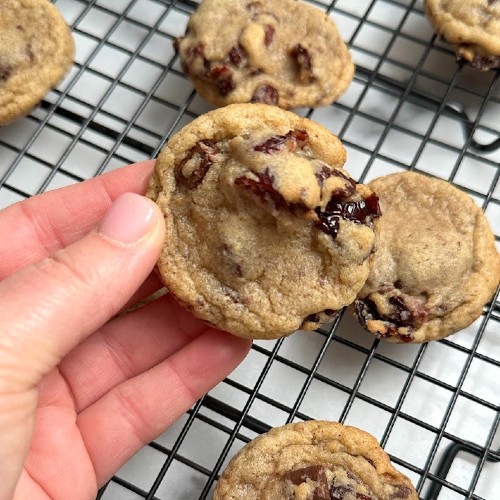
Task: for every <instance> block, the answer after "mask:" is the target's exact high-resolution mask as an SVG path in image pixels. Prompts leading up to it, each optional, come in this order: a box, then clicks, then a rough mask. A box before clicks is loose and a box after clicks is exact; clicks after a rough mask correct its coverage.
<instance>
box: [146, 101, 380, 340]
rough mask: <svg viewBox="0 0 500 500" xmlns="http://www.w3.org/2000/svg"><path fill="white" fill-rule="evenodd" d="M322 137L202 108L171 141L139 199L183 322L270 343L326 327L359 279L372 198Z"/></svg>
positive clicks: (293, 121)
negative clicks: (152, 212)
mask: <svg viewBox="0 0 500 500" xmlns="http://www.w3.org/2000/svg"><path fill="white" fill-rule="evenodd" d="M344 162H345V150H344V147H343V146H342V144H341V143H340V141H339V140H338V139H337V138H336V137H335V136H333V135H332V134H331V133H330V132H329V131H328V130H326V129H325V128H323V127H321V126H320V125H317V124H315V123H314V122H312V121H310V120H307V119H305V118H301V117H299V116H297V115H295V114H293V113H290V112H288V111H284V110H282V109H280V108H277V107H275V106H267V105H264V104H234V105H231V106H227V107H225V108H220V109H217V110H214V111H212V112H210V113H207V114H206V115H203V116H200V117H199V118H198V119H196V120H195V121H193V122H192V123H190V124H189V125H187V126H186V127H185V128H184V129H182V130H181V131H180V132H179V133H177V134H176V135H175V136H174V137H172V138H171V139H170V141H169V143H168V144H167V146H166V147H165V148H164V149H163V151H162V152H161V154H160V156H159V157H158V160H157V161H156V165H155V174H154V176H153V179H152V181H151V186H150V189H149V197H150V198H152V199H153V200H154V201H156V203H157V204H158V206H159V207H160V209H161V210H162V212H163V214H164V217H165V225H166V239H165V244H164V247H163V251H162V253H161V255H160V259H159V261H158V269H159V273H160V275H161V278H162V280H163V282H164V283H165V285H166V286H167V288H168V289H169V290H170V292H171V293H172V294H173V295H174V296H175V297H176V298H177V300H178V301H179V302H180V303H181V304H183V305H184V306H185V307H186V308H188V309H189V310H190V311H191V312H192V313H193V314H194V315H195V316H197V317H199V318H201V319H203V320H205V321H207V322H208V323H210V324H212V325H215V326H216V327H218V328H220V329H222V330H226V331H228V332H230V333H233V334H234V335H238V336H241V337H248V338H277V337H282V336H285V335H288V334H290V333H292V332H293V331H294V330H297V329H306V330H309V329H313V328H316V327H317V326H319V325H320V324H322V323H327V322H329V321H331V320H332V319H333V318H334V317H335V315H336V314H337V311H338V310H340V309H341V308H343V307H344V306H346V305H347V304H350V303H351V302H352V301H353V300H354V299H355V297H356V294H357V293H358V292H359V290H360V289H361V287H362V286H363V284H364V282H365V281H366V278H367V276H368V256H369V255H370V252H371V250H372V247H373V242H374V231H373V227H372V219H373V218H374V217H377V216H378V215H379V209H378V203H377V197H376V196H375V194H373V193H372V191H371V190H370V189H369V188H367V187H366V186H363V185H361V184H356V182H355V181H354V180H353V179H352V178H351V177H350V176H349V174H348V173H347V172H346V171H345V170H343V168H342V166H343V164H344Z"/></svg>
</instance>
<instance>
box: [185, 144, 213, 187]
mask: <svg viewBox="0 0 500 500" xmlns="http://www.w3.org/2000/svg"><path fill="white" fill-rule="evenodd" d="M218 152H219V149H218V148H217V147H216V146H215V143H214V142H212V141H199V142H198V143H197V144H196V145H195V146H194V147H192V148H191V149H190V150H189V151H188V154H187V155H186V156H185V157H184V158H183V159H182V161H181V162H180V163H179V164H178V165H177V166H176V168H175V178H176V179H177V182H179V183H180V184H183V185H185V186H187V187H188V188H189V189H196V188H197V187H198V186H199V185H200V184H201V183H202V182H203V179H204V178H205V176H206V175H207V172H208V169H209V168H210V166H211V165H212V163H213V156H214V155H216V154H217V153H218ZM193 158H195V160H197V161H198V166H197V168H196V169H195V170H194V171H193V172H191V174H190V175H189V177H185V176H184V175H183V174H182V169H183V167H184V165H185V164H186V163H187V162H188V161H190V160H191V159H193Z"/></svg>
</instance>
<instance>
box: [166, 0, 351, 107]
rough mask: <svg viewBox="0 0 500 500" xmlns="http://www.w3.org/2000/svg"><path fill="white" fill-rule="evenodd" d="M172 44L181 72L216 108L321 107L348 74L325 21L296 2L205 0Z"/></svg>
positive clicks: (343, 50) (347, 59)
mask: <svg viewBox="0 0 500 500" xmlns="http://www.w3.org/2000/svg"><path fill="white" fill-rule="evenodd" d="M175 47H176V49H177V51H178V52H179V57H180V60H181V64H182V68H183V70H184V73H185V74H186V76H187V77H188V78H190V79H191V81H192V82H193V85H194V86H195V88H196V90H197V91H198V93H199V94H200V95H201V96H202V97H203V98H205V99H206V100H207V101H208V102H210V103H211V104H214V105H215V106H225V105H227V104H231V103H247V102H258V103H264V104H273V105H277V106H280V107H282V108H296V107H316V106H323V105H326V104H330V103H331V102H333V101H335V100H336V99H337V98H338V97H339V96H340V95H341V94H342V93H343V92H344V91H345V89H346V88H347V87H348V85H349V84H350V83H351V81H352V78H353V74H354V66H353V64H352V61H351V56H350V53H349V50H348V48H347V46H346V44H345V43H344V42H343V40H342V39H341V37H340V35H339V33H338V31H337V28H336V26H335V24H334V23H333V21H332V20H331V18H330V17H329V16H328V15H327V14H325V13H324V12H322V11H321V10H319V9H318V8H316V7H313V6H311V5H308V4H305V3H302V2H298V1H295V0H265V1H254V0H232V1H231V2H228V1H226V0H204V1H203V2H202V3H201V5H200V6H199V7H198V9H197V10H196V12H195V13H194V14H193V15H192V16H191V18H190V19H189V22H188V25H187V29H186V34H185V35H184V36H183V37H180V38H177V39H176V41H175Z"/></svg>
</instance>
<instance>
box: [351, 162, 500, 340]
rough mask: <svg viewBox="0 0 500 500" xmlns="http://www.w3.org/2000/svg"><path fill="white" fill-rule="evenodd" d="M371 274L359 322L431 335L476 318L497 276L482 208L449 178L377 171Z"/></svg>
mask: <svg viewBox="0 0 500 500" xmlns="http://www.w3.org/2000/svg"><path fill="white" fill-rule="evenodd" d="M369 186H370V187H371V188H372V189H373V190H374V191H375V192H376V193H377V195H378V196H379V198H380V206H381V209H382V212H383V214H384V215H383V217H381V218H380V219H379V220H377V221H376V223H375V233H376V244H375V252H374V253H373V254H372V256H371V257H370V275H369V277H368V280H367V282H366V284H365V286H364V287H363V289H362V290H361V291H360V292H359V294H358V299H357V300H356V302H355V312H356V315H357V317H358V319H359V321H360V323H361V324H362V325H363V326H364V327H365V328H366V329H367V330H368V331H370V332H372V333H374V334H375V335H376V336H377V337H381V338H384V339H387V340H389V341H392V342H428V341H430V340H436V339H441V338H443V337H446V336H448V335H451V334H452V333H455V332H457V331H459V330H461V329H463V328H465V327H467V326H468V325H470V324H471V323H472V322H473V321H474V320H475V319H477V318H478V317H479V316H480V315H481V312H482V309H483V306H484V305H485V304H486V303H487V302H488V301H489V300H490V299H491V297H492V296H493V293H494V292H495V289H496V287H497V286H498V282H499V278H500V257H499V255H498V252H497V250H496V248H495V238H494V236H493V233H492V231H491V229H490V226H489V224H488V221H487V220H486V217H485V216H484V214H483V212H482V210H481V209H480V208H479V207H478V206H477V205H476V204H475V203H474V201H473V200H472V198H471V197H470V196H468V195H467V194H466V193H464V192H463V191H460V190H459V189H458V188H456V187H455V186H453V185H452V184H450V183H448V182H446V181H444V180H440V179H435V178H431V177H427V176H424V175H420V174H417V173H414V172H404V173H397V174H392V175H387V176H383V177H379V178H378V179H375V180H373V181H372V182H370V183H369Z"/></svg>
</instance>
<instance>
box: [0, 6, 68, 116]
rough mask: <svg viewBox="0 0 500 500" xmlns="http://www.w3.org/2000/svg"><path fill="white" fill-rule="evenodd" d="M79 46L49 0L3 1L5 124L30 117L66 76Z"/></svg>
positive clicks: (0, 78)
mask: <svg viewBox="0 0 500 500" xmlns="http://www.w3.org/2000/svg"><path fill="white" fill-rule="evenodd" d="M74 51H75V46H74V42H73V37H72V36H71V32H70V30H69V27H68V26H67V24H66V22H65V21H64V19H63V17H62V16H61V14H60V13H59V11H58V10H57V9H56V7H54V5H52V3H50V2H49V1H48V0H2V2H0V125H5V124H7V123H9V122H11V121H13V120H15V119H16V118H18V117H19V116H23V115H25V114H27V113H28V112H29V111H30V110H31V108H32V107H33V106H35V105H36V104H37V103H38V102H39V101H40V100H41V99H42V98H43V96H44V95H45V94H46V93H47V92H48V91H49V90H50V89H51V88H52V87H54V86H55V85H57V83H58V82H59V81H60V80H61V78H62V77H63V76H64V75H65V73H66V72H67V71H68V70H69V68H70V67H71V64H72V62H73V55H74Z"/></svg>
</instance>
